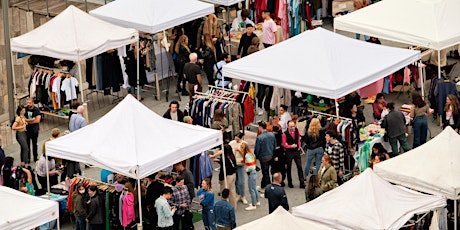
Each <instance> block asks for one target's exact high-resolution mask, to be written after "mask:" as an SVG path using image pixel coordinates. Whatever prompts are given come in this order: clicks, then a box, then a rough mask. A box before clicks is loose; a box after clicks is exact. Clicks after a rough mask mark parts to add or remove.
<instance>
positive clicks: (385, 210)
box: [292, 169, 446, 230]
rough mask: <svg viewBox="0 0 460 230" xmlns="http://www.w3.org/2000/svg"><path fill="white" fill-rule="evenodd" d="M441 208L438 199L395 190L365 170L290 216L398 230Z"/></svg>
mask: <svg viewBox="0 0 460 230" xmlns="http://www.w3.org/2000/svg"><path fill="white" fill-rule="evenodd" d="M444 206H446V201H445V199H444V198H443V197H441V196H433V195H426V194H422V193H419V192H415V191H411V190H408V189H405V188H399V187H397V186H394V185H392V184H390V183H389V182H387V181H385V180H383V179H382V178H380V177H379V176H377V175H376V174H375V173H374V172H373V171H372V170H371V169H367V170H366V171H364V172H363V173H361V175H359V176H357V177H354V178H352V179H351V180H350V181H348V182H347V183H345V184H343V185H342V186H340V187H338V188H335V189H333V190H331V191H329V192H327V193H325V194H323V195H321V196H320V197H318V198H316V199H315V200H313V201H310V202H308V203H306V204H303V205H300V206H297V207H294V209H293V211H292V214H293V215H294V216H297V217H302V218H305V219H308V220H311V221H315V222H319V223H322V224H325V225H328V226H330V227H333V228H335V229H350V230H351V229H353V230H358V229H362V230H367V229H399V228H401V227H402V226H404V225H405V224H406V222H407V221H408V220H409V219H410V218H411V217H412V216H413V215H414V214H419V213H425V212H428V211H431V210H435V209H439V208H442V207H444Z"/></svg>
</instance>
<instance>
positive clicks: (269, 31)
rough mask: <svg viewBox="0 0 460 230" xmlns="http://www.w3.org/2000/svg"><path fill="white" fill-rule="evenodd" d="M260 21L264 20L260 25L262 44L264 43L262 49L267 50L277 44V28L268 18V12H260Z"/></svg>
mask: <svg viewBox="0 0 460 230" xmlns="http://www.w3.org/2000/svg"><path fill="white" fill-rule="evenodd" d="M262 19H263V20H264V22H263V24H262V42H263V43H264V47H265V48H268V47H270V46H272V45H274V44H276V43H278V41H277V38H278V28H277V26H276V23H275V22H274V21H273V19H272V18H271V17H270V11H268V10H264V11H263V12H262Z"/></svg>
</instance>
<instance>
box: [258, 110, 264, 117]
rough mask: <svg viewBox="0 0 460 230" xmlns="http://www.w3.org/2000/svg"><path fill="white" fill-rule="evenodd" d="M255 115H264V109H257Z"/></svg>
mask: <svg viewBox="0 0 460 230" xmlns="http://www.w3.org/2000/svg"><path fill="white" fill-rule="evenodd" d="M257 115H259V116H262V115H264V110H263V109H260V108H259V109H258V111H257Z"/></svg>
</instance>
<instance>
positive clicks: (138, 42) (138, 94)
mask: <svg viewBox="0 0 460 230" xmlns="http://www.w3.org/2000/svg"><path fill="white" fill-rule="evenodd" d="M140 55H141V43H140V40H137V60H136V63H137V99H138V100H139V99H140V98H141V88H140V87H139V59H140V58H141V56H140Z"/></svg>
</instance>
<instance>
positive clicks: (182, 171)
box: [173, 162, 195, 200]
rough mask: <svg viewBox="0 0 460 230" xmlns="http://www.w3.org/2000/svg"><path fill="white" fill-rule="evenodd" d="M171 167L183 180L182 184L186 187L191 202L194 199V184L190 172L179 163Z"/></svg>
mask: <svg viewBox="0 0 460 230" xmlns="http://www.w3.org/2000/svg"><path fill="white" fill-rule="evenodd" d="M173 167H174V170H175V171H176V172H177V173H179V175H180V176H181V177H182V178H184V183H185V185H186V186H187V190H188V193H189V194H190V200H193V198H194V197H195V183H194V180H193V174H192V172H190V170H189V169H187V168H185V167H184V165H183V164H182V163H181V162H179V163H176V164H174V166H173Z"/></svg>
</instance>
